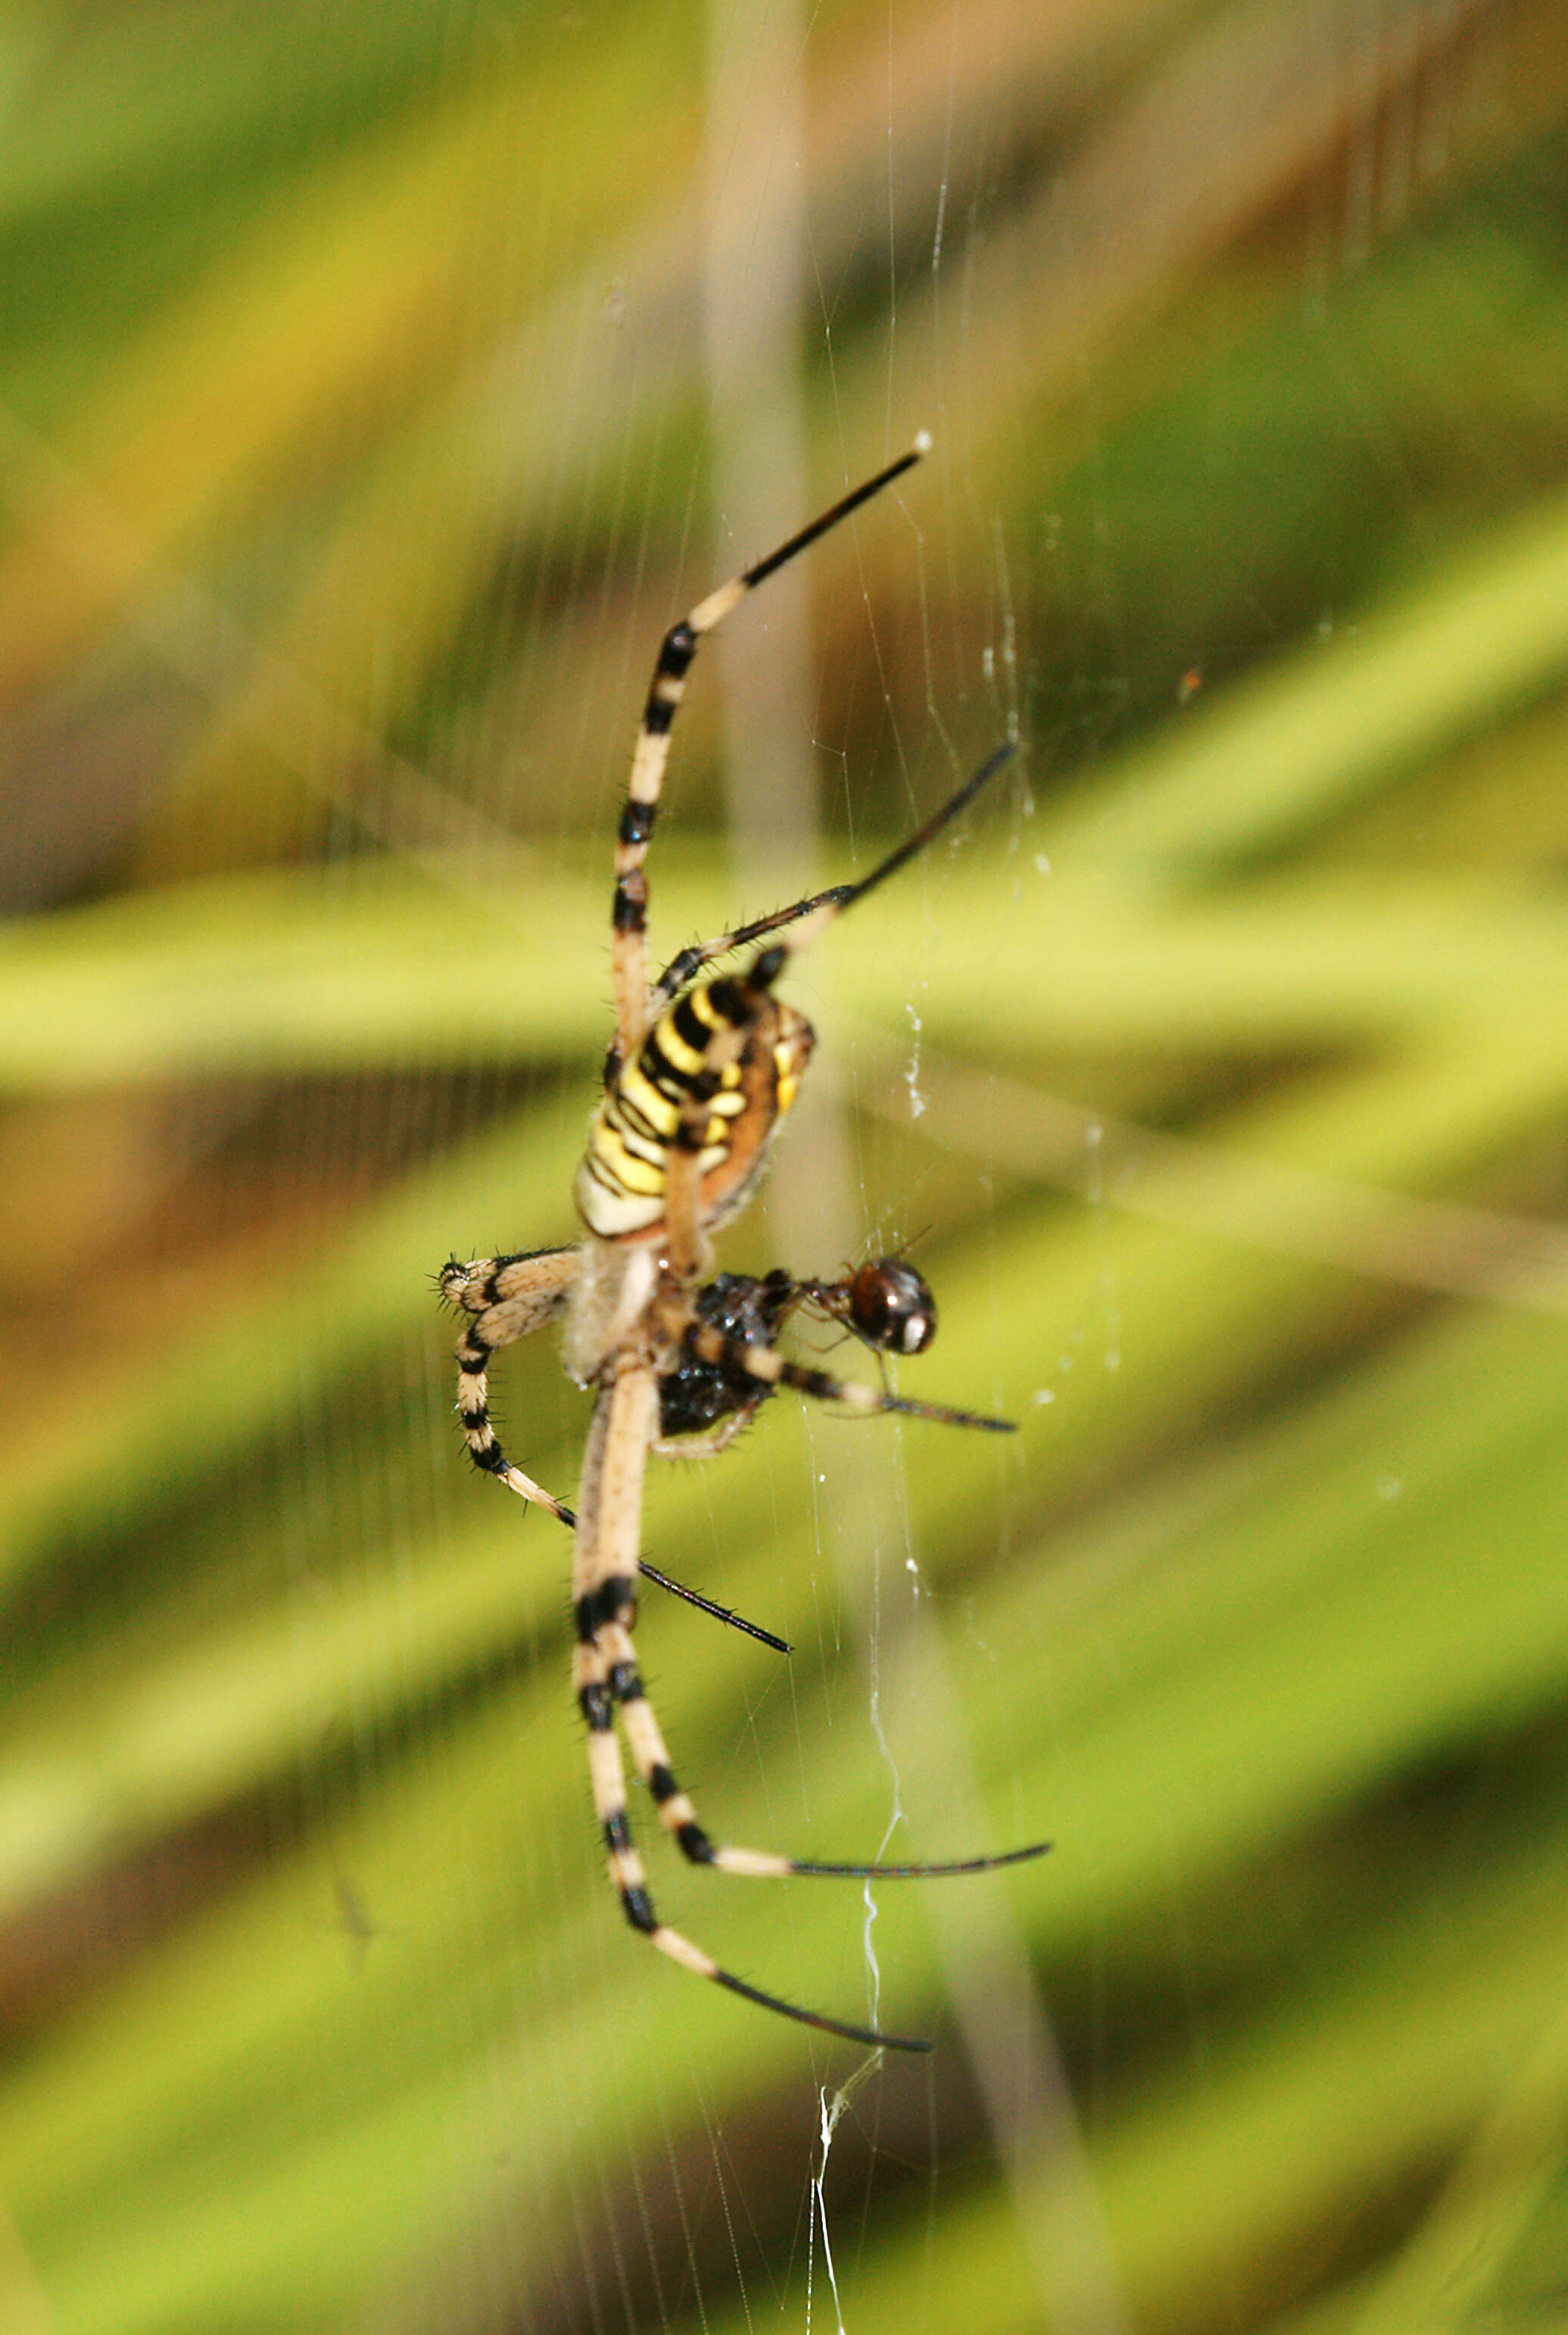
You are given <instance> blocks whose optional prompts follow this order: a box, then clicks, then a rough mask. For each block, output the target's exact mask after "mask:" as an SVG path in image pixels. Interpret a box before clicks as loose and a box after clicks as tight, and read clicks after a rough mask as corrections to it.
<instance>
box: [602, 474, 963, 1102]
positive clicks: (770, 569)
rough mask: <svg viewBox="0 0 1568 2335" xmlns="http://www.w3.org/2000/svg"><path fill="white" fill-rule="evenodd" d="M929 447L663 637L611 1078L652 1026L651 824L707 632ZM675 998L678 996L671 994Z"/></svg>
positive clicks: (628, 890)
mask: <svg viewBox="0 0 1568 2335" xmlns="http://www.w3.org/2000/svg"><path fill="white" fill-rule="evenodd" d="M929 442H930V441H928V440H927V439H925V438H924V437H922V438H921V439H919V440H917V441H916V442H915V445H914V446H913V447H912V448H911V449H910V451H909V452H908V453H906V454H902V455H900V457H899V459H898V460H897V461H895V462H890V463H889V464H888V465H887V467H886V470H879V471H878V472H877V473H876V477H875V478H874V479H867V480H865V481H864V483H863V484H862V485H860V486H858V487H857V488H855V489H853V491H852V492H850V493H849V494H847V495H844V496H842V497H841V498H840V499H839V500H838V501H837V502H836V503H835V504H834V505H833V506H832V508H831V509H828V510H826V511H824V512H823V513H822V514H821V516H820V518H815V519H813V520H812V521H811V524H810V525H809V526H808V527H803V528H801V529H800V530H799V534H797V535H792V536H791V537H790V538H789V541H788V543H783V544H780V545H779V548H778V550H777V551H772V552H769V555H768V557H767V558H766V559H760V560H758V561H757V563H756V565H755V566H754V567H748V568H747V569H746V570H745V571H744V573H743V574H741V575H740V576H734V577H732V578H731V581H730V582H729V583H728V584H721V586H719V589H718V590H717V591H716V592H710V593H709V595H708V596H707V598H706V599H705V600H700V601H699V602H698V604H697V606H695V607H694V608H693V609H692V612H691V614H690V615H686V616H683V617H682V619H681V621H680V623H679V624H678V625H672V626H671V628H670V630H669V631H668V632H667V633H666V634H665V635H664V639H663V645H662V646H661V648H660V650H659V654H658V658H657V660H656V662H655V664H654V666H653V682H652V683H651V684H650V687H649V691H648V696H647V702H646V703H645V705H644V709H643V720H642V724H641V727H640V728H639V730H638V732H637V742H636V746H635V748H634V751H633V755H632V775H631V780H630V782H629V784H628V786H627V790H626V803H625V808H624V810H623V811H622V813H621V825H620V829H619V833H618V836H617V838H616V844H615V893H614V896H613V899H612V904H611V911H610V925H611V934H612V951H611V972H612V976H613V979H614V983H615V1044H614V1046H613V1047H612V1049H611V1053H610V1072H611V1075H612V1076H613V1075H614V1073H615V1069H616V1067H617V1066H618V1065H619V1064H620V1063H621V1062H624V1061H630V1060H631V1058H632V1056H633V1055H634V1053H635V1051H636V1050H637V1048H638V1046H639V1045H640V1044H641V1043H642V1041H643V1036H644V1032H645V1031H646V1030H647V1028H648V1026H649V1022H650V1018H651V1016H650V1009H649V997H648V960H647V922H648V882H647V877H646V876H645V875H644V861H645V860H646V858H647V857H648V846H649V844H650V842H651V841H652V840H653V824H654V821H655V819H657V817H658V813H659V795H660V790H661V789H662V788H663V782H664V765H665V763H666V762H667V761H668V760H669V755H670V733H671V731H672V729H673V725H674V720H675V715H676V713H677V712H678V711H679V709H680V704H681V701H682V698H683V697H684V695H685V693H686V675H687V673H689V672H690V670H691V667H692V659H693V657H694V656H695V655H696V654H697V647H698V644H699V642H700V641H701V640H702V636H703V635H704V634H707V633H711V632H712V631H713V630H714V629H715V628H716V627H717V626H718V625H721V624H722V622H723V621H724V618H725V617H726V616H727V615H729V614H730V612H731V609H732V608H735V607H737V606H739V605H740V602H741V601H742V600H743V599H744V598H745V597H746V595H747V594H748V593H749V592H753V591H755V590H756V588H757V586H758V585H759V584H763V583H766V581H767V580H768V578H769V576H773V575H776V574H777V573H778V571H779V568H780V567H784V566H785V565H786V564H787V562H789V560H791V559H793V558H794V557H796V555H797V554H798V553H799V552H802V551H804V550H805V549H806V548H807V547H808V545H810V544H813V543H815V542H816V541H817V539H818V536H822V535H826V534H827V532H828V528H833V527H837V524H838V522H839V520H840V519H844V518H848V516H849V514H850V512H851V511H855V510H858V509H859V508H860V506H861V504H862V503H864V502H868V501H869V500H870V499H871V497H872V496H873V495H876V494H880V493H881V491H882V489H883V488H884V487H886V486H890V485H891V484H892V483H893V480H895V479H897V478H902V476H903V475H904V472H905V470H909V469H910V468H911V467H912V466H913V465H914V464H915V463H916V462H918V461H919V460H920V458H921V456H922V455H923V454H924V452H925V451H926V448H927V446H928V444H929ZM671 994H672V995H673V992H672V993H671Z"/></svg>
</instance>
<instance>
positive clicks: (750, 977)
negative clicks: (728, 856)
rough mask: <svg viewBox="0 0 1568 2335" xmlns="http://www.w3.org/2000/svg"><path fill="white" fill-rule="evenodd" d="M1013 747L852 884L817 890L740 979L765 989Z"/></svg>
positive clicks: (920, 843)
mask: <svg viewBox="0 0 1568 2335" xmlns="http://www.w3.org/2000/svg"><path fill="white" fill-rule="evenodd" d="M1017 751H1018V748H1017V746H1016V745H1015V743H1014V742H1013V741H1012V740H1011V738H1010V739H1006V740H1004V741H1003V742H1002V744H1001V745H1000V746H998V747H996V748H995V749H994V750H993V751H992V752H991V753H990V754H988V755H987V756H986V758H985V760H984V761H983V762H982V764H981V766H980V768H979V770H975V771H974V772H973V773H972V775H971V776H970V777H969V778H967V779H965V780H964V782H963V785H962V786H961V787H960V788H959V790H958V791H957V793H956V794H951V795H949V796H948V798H947V800H946V801H945V802H944V803H942V804H940V805H939V806H938V808H937V809H935V810H934V811H933V812H932V814H931V817H930V818H929V819H924V820H923V821H922V822H921V824H920V825H919V826H918V827H917V828H915V832H914V834H913V835H906V836H905V838H904V840H903V842H902V843H900V844H899V845H897V846H896V848H895V849H894V850H892V851H890V852H889V853H888V855H887V857H886V859H881V860H878V862H877V864H876V867H874V868H873V869H872V870H871V873H870V875H869V876H863V877H861V878H860V881H859V882H858V883H857V884H839V885H836V886H835V887H833V889H832V890H831V891H828V892H824V893H822V894H820V895H819V896H818V899H817V900H816V901H814V902H813V903H812V904H811V913H810V915H808V916H807V915H802V916H800V917H799V919H798V920H797V921H796V922H795V927H794V930H793V931H792V932H791V933H790V934H789V937H788V938H787V939H785V940H779V941H775V942H774V943H773V945H772V946H771V947H770V948H766V949H763V950H761V951H760V953H759V954H757V955H756V956H755V957H754V958H753V959H752V961H751V963H750V966H749V967H748V968H747V970H746V972H745V973H744V974H742V975H741V976H740V978H741V980H742V981H743V982H745V983H750V985H751V986H753V987H755V988H758V989H771V987H772V986H773V983H775V982H776V981H777V980H778V978H779V974H781V973H782V972H783V970H784V968H785V966H786V965H787V964H789V959H790V958H791V957H792V956H798V955H799V953H800V951H801V950H802V949H808V948H809V947H810V946H811V944H812V942H813V941H815V940H817V939H818V937H819V936H820V935H821V934H822V933H824V932H825V931H826V930H827V928H828V925H830V924H833V923H834V922H835V921H836V920H837V918H838V917H839V916H843V915H844V913H845V911H846V910H847V909H848V908H853V907H854V906H856V904H857V902H858V901H861V900H864V899H865V897H866V894H867V893H868V892H874V891H876V888H877V887H878V885H881V884H886V881H887V879H888V877H890V876H896V875H897V873H898V871H899V869H900V868H901V867H907V866H908V864H909V862H910V861H911V860H912V859H914V858H915V857H918V855H919V854H920V853H921V852H922V851H924V849H925V848H926V846H927V844H929V843H932V842H934V840H935V838H937V836H939V835H940V834H941V833H942V830H943V828H944V827H947V826H949V825H950V824H951V823H952V821H953V819H956V818H957V817H958V814H959V812H960V811H961V810H963V809H965V808H966V807H967V806H968V805H969V804H970V803H972V802H973V800H974V798H975V796H976V795H977V794H978V793H979V792H980V790H981V789H982V787H983V786H986V785H988V784H989V782H990V781H991V780H992V779H993V778H994V777H995V776H996V773H997V772H998V770H1002V768H1003V766H1004V765H1005V764H1006V763H1008V762H1010V761H1011V760H1012V757H1013V755H1014V754H1015V753H1016V752H1017ZM786 921H788V920H786Z"/></svg>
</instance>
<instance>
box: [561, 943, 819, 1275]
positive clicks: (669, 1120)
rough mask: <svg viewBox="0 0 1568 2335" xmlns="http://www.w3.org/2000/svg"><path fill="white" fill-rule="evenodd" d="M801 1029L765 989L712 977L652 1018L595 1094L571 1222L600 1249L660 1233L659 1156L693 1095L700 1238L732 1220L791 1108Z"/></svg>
mask: <svg viewBox="0 0 1568 2335" xmlns="http://www.w3.org/2000/svg"><path fill="white" fill-rule="evenodd" d="M811 1046H812V1032H811V1025H810V1023H809V1022H807V1021H806V1020H805V1018H804V1016H803V1015H801V1014H799V1013H797V1012H794V1011H793V1009H792V1008H791V1007H789V1006H788V1005H780V1004H779V1003H778V1002H777V1001H776V1000H775V999H774V998H773V997H771V996H770V995H769V993H768V992H767V991H766V990H761V989H756V988H753V987H751V986H750V984H749V983H746V982H744V981H740V980H736V979H734V978H732V977H731V976H727V975H726V976H723V977H721V979H719V980H717V981H710V982H702V983H699V984H698V985H697V986H696V987H695V988H693V989H690V990H688V991H687V992H686V993H685V995H684V996H682V997H678V998H676V1000H675V1002H674V1003H673V1005H671V1006H670V1007H669V1008H668V1010H667V1011H666V1012H664V1013H663V1015H662V1016H661V1017H660V1019H659V1020H658V1021H657V1022H655V1023H654V1024H653V1028H652V1029H651V1030H650V1031H649V1032H648V1034H647V1036H646V1037H645V1038H644V1041H643V1042H642V1044H641V1046H640V1047H639V1048H638V1049H637V1051H636V1053H635V1055H634V1057H633V1059H632V1060H631V1061H629V1062H626V1063H624V1064H623V1065H622V1067H621V1069H620V1070H619V1071H617V1073H616V1074H615V1077H614V1078H613V1079H612V1080H611V1082H610V1084H609V1086H608V1087H607V1088H606V1089H605V1100H604V1101H603V1102H602V1103H601V1104H600V1105H599V1108H598V1109H597V1111H595V1115H594V1122H593V1125H592V1126H591V1127H590V1129H588V1146H587V1149H586V1151H585V1152H584V1154H583V1160H582V1165H581V1166H580V1167H579V1168H578V1169H577V1180H576V1202H577V1209H578V1213H579V1214H580V1215H581V1216H582V1219H583V1222H584V1223H585V1224H586V1226H587V1227H588V1229H589V1231H590V1232H594V1233H597V1234H598V1235H599V1237H600V1238H601V1239H602V1240H624V1239H627V1238H632V1237H642V1238H645V1237H647V1236H648V1235H651V1234H653V1235H656V1234H658V1233H659V1232H661V1231H662V1230H663V1222H664V1192H665V1185H666V1181H667V1178H668V1174H669V1163H670V1155H671V1153H672V1152H673V1150H674V1148H675V1147H676V1142H677V1138H678V1136H679V1132H680V1129H681V1125H682V1117H683V1115H684V1113H685V1112H686V1111H687V1109H688V1107H689V1105H690V1104H691V1102H692V1100H694V1099H695V1098H696V1097H698V1096H702V1097H703V1107H705V1109H706V1111H707V1123H706V1125H705V1126H704V1127H703V1128H702V1148H701V1151H700V1153H699V1162H698V1164H699V1171H700V1175H701V1179H702V1223H703V1226H704V1227H705V1228H709V1229H711V1227H712V1226H714V1225H716V1224H720V1223H721V1222H722V1221H723V1220H724V1218H725V1217H726V1216H731V1215H733V1214H734V1212H735V1210H736V1209H737V1208H739V1207H740V1206H741V1204H742V1202H743V1201H744V1200H745V1198H746V1197H747V1195H748V1194H749V1193H750V1189H751V1186H752V1184H753V1183H754V1181H755V1179H756V1177H757V1175H758V1173H759V1172H760V1168H761V1165H762V1161H763V1158H764V1156H765V1154H766V1151H767V1148H768V1145H769V1142H770V1141H771V1139H772V1137H773V1135H774V1134H775V1132H776V1131H777V1129H778V1127H779V1121H780V1120H781V1119H782V1118H783V1116H784V1114H785V1112H786V1111H787V1110H788V1109H789V1106H790V1104H791V1103H792V1102H793V1101H794V1100H795V1091H796V1089H797V1087H798V1086H799V1080H800V1074H801V1072H802V1071H803V1070H804V1069H805V1067H806V1062H807V1060H808V1056H809V1054H810V1051H811Z"/></svg>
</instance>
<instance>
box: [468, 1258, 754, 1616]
mask: <svg viewBox="0 0 1568 2335" xmlns="http://www.w3.org/2000/svg"><path fill="white" fill-rule="evenodd" d="M578 1256H579V1252H578V1251H577V1250H576V1249H575V1248H552V1249H534V1250H531V1251H528V1252H526V1253H524V1254H521V1255H517V1256H500V1257H495V1256H480V1257H475V1258H474V1259H473V1260H472V1262H471V1263H469V1264H460V1262H459V1261H458V1259H457V1258H456V1257H453V1258H452V1260H451V1262H450V1264H447V1265H445V1266H443V1268H442V1269H441V1271H440V1273H439V1274H437V1275H436V1281H437V1285H438V1286H439V1288H440V1293H441V1295H442V1296H443V1297H444V1298H446V1299H448V1300H449V1301H450V1303H452V1304H454V1305H457V1306H460V1308H461V1309H462V1310H463V1312H465V1313H472V1314H473V1316H474V1319H473V1320H472V1322H470V1323H469V1325H468V1327H467V1328H466V1329H465V1330H464V1331H463V1333H462V1335H461V1336H460V1339H459V1340H458V1373H459V1376H458V1416H459V1418H460V1419H461V1421H462V1429H463V1436H464V1439H465V1441H466V1442H467V1444H468V1447H469V1458H470V1459H471V1460H472V1461H473V1463H474V1465H475V1467H476V1468H479V1469H480V1470H481V1471H482V1472H483V1473H484V1474H485V1475H487V1476H494V1477H495V1478H496V1480H497V1482H498V1483H501V1484H504V1485H505V1486H506V1487H507V1489H508V1492H516V1493H517V1494H518V1497H519V1498H520V1499H524V1500H528V1502H530V1503H531V1505H532V1506H533V1507H539V1508H543V1509H544V1510H545V1511H546V1513H547V1515H549V1516H554V1517H556V1518H557V1521H558V1522H559V1523H561V1524H563V1525H565V1526H566V1527H567V1529H568V1530H575V1528H576V1522H577V1519H576V1516H575V1515H574V1513H573V1511H572V1510H571V1509H570V1508H569V1507H567V1506H566V1502H565V1501H564V1500H558V1499H557V1497H556V1496H555V1494H554V1493H553V1492H547V1491H546V1490H545V1488H544V1487H543V1485H542V1484H536V1483H535V1481H534V1479H533V1478H532V1477H531V1476H525V1475H524V1473H523V1471H522V1469H521V1468H518V1467H517V1466H516V1465H514V1463H513V1462H512V1461H511V1460H510V1459H508V1458H507V1456H506V1454H505V1452H504V1451H503V1450H502V1449H501V1447H500V1443H499V1441H498V1439H497V1435H496V1430H495V1427H494V1424H493V1422H492V1420H491V1419H490V1412H489V1384H488V1381H487V1377H486V1369H487V1365H488V1363H489V1358H490V1356H491V1355H492V1354H494V1353H498V1352H499V1351H500V1349H501V1348H502V1347H503V1346H509V1345H511V1344H513V1343H514V1342H516V1341H517V1340H518V1338H526V1337H527V1336H528V1332H529V1331H530V1330H537V1329H539V1328H540V1327H542V1325H543V1324H544V1323H546V1322H548V1321H552V1320H554V1319H555V1317H556V1316H557V1314H558V1313H560V1312H561V1310H562V1308H563V1306H564V1305H565V1303H566V1293H567V1291H568V1290H569V1288H570V1286H571V1284H572V1281H573V1280H574V1279H575V1277H576V1265H577V1261H578ZM639 1570H640V1571H641V1573H642V1574H644V1578H645V1579H647V1580H649V1581H652V1582H654V1583H656V1584H657V1585H658V1586H659V1588H661V1589H667V1590H668V1591H669V1592H670V1594H671V1595H672V1596H674V1597H681V1598H683V1599H684V1600H685V1602H686V1603H687V1604H688V1605H695V1606H696V1608H697V1610H698V1611H699V1613H708V1614H711V1616H712V1618H713V1620H714V1621H716V1622H724V1623H728V1624H729V1626H730V1628H731V1629H732V1630H743V1631H744V1632H745V1633H746V1635H747V1636H748V1637H749V1638H756V1639H759V1640H760V1642H761V1643H762V1644H763V1645H765V1646H771V1647H772V1648H773V1650H774V1652H776V1653H780V1654H787V1653H789V1652H791V1651H792V1649H791V1648H790V1646H789V1642H788V1640H786V1639H784V1638H776V1637H775V1636H774V1634H773V1633H772V1631H771V1630H765V1629H763V1627H762V1625H761V1623H760V1622H748V1621H747V1619H746V1618H745V1616H744V1614H741V1613H731V1610H730V1608H729V1606H727V1605H720V1604H718V1603H716V1602H715V1601H714V1599H712V1598H711V1597H704V1596H703V1595H702V1592H701V1591H700V1590H696V1589H688V1588H687V1586H686V1584H685V1583H684V1582H682V1581H675V1580H673V1579H672V1577H671V1575H670V1574H667V1573H661V1572H660V1571H659V1569H658V1567H657V1565H642V1564H640V1565H639Z"/></svg>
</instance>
